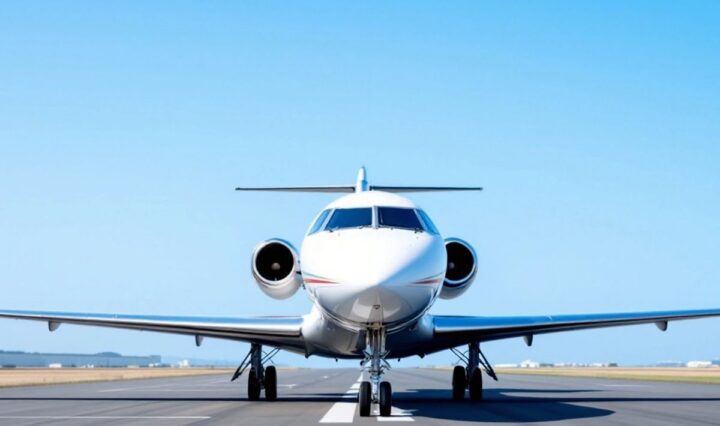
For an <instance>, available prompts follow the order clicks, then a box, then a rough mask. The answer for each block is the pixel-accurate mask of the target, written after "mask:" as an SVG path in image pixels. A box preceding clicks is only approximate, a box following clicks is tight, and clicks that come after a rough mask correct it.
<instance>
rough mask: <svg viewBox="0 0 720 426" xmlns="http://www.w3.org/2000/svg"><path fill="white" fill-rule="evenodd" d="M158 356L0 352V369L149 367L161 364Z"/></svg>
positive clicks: (106, 353)
mask: <svg viewBox="0 0 720 426" xmlns="http://www.w3.org/2000/svg"><path fill="white" fill-rule="evenodd" d="M161 362H162V361H161V358H160V355H150V356H125V355H120V354H118V353H114V352H102V353H98V354H45V353H37V352H32V353H30V352H19V351H17V352H15V351H0V367H4V368H9V367H53V368H59V367H86V368H87V367H98V368H103V367H127V366H129V365H134V366H138V367H150V366H155V365H159V364H161Z"/></svg>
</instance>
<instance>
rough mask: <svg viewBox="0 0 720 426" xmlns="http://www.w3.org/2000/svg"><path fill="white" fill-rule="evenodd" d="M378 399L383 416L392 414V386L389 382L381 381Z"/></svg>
mask: <svg viewBox="0 0 720 426" xmlns="http://www.w3.org/2000/svg"><path fill="white" fill-rule="evenodd" d="M378 391H379V394H380V395H378V399H379V400H380V401H379V402H380V415H381V416H382V417H388V416H390V411H391V410H392V387H391V386H390V383H389V382H381V383H380V388H379V389H378Z"/></svg>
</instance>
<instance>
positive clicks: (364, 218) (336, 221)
mask: <svg viewBox="0 0 720 426" xmlns="http://www.w3.org/2000/svg"><path fill="white" fill-rule="evenodd" d="M366 226H368V227H369V226H372V208H371V207H361V208H352V209H335V211H333V214H332V216H330V220H328V223H327V225H325V229H326V230H328V231H334V230H336V229H343V228H362V227H366Z"/></svg>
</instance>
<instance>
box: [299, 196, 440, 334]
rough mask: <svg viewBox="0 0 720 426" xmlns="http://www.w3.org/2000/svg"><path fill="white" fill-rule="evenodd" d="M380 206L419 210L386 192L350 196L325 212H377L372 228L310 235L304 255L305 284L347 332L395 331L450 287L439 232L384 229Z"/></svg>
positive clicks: (324, 312)
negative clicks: (380, 218) (367, 210)
mask: <svg viewBox="0 0 720 426" xmlns="http://www.w3.org/2000/svg"><path fill="white" fill-rule="evenodd" d="M380 207H398V208H405V209H418V207H417V206H416V205H415V204H413V203H412V202H411V201H410V200H408V199H407V198H404V197H400V196H398V195H395V194H390V193H385V192H380V191H368V192H360V193H355V194H351V195H347V196H345V197H342V198H340V199H338V200H337V201H335V202H333V203H331V204H330V205H328V206H327V207H326V209H325V210H331V211H334V210H336V209H352V208H372V209H373V210H372V211H373V221H372V225H370V226H364V227H348V228H341V229H335V230H329V229H322V230H320V231H318V232H314V233H310V234H309V235H307V236H306V237H305V239H304V241H303V244H302V247H301V250H300V265H301V271H302V277H303V282H304V284H305V287H306V289H307V290H308V294H309V295H310V297H311V299H312V300H313V302H314V303H315V305H316V308H317V310H318V311H319V312H320V313H321V314H322V315H323V316H325V317H327V318H329V319H330V320H331V321H332V322H334V323H336V324H337V325H339V326H341V327H342V328H344V329H346V330H366V329H368V328H376V327H382V328H385V329H386V330H387V331H388V332H392V331H393V330H397V329H399V328H401V327H403V326H406V325H408V324H411V323H413V322H414V321H416V320H417V319H418V318H419V317H421V316H422V315H423V314H424V313H425V312H426V311H427V310H428V309H429V308H430V306H432V304H433V302H434V301H435V299H436V298H437V296H438V294H439V293H440V290H441V288H442V285H443V280H444V276H445V269H446V263H447V260H446V259H447V254H446V251H445V245H444V243H443V239H442V237H441V236H440V234H439V233H437V232H429V231H428V229H422V230H414V229H403V228H396V227H389V226H383V225H382V224H380V223H379V220H378V208H380Z"/></svg>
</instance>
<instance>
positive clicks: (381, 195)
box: [325, 191, 419, 209]
mask: <svg viewBox="0 0 720 426" xmlns="http://www.w3.org/2000/svg"><path fill="white" fill-rule="evenodd" d="M372 206H389V207H406V208H411V209H416V208H419V207H418V206H417V204H415V203H413V202H412V201H410V200H409V199H407V198H405V197H402V196H400V195H397V194H392V193H390V192H383V191H363V192H357V193H354V194H349V195H346V196H344V197H340V198H338V199H337V200H335V201H333V202H332V203H330V204H328V205H327V206H326V207H325V208H326V209H338V208H339V209H342V208H351V207H372Z"/></svg>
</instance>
